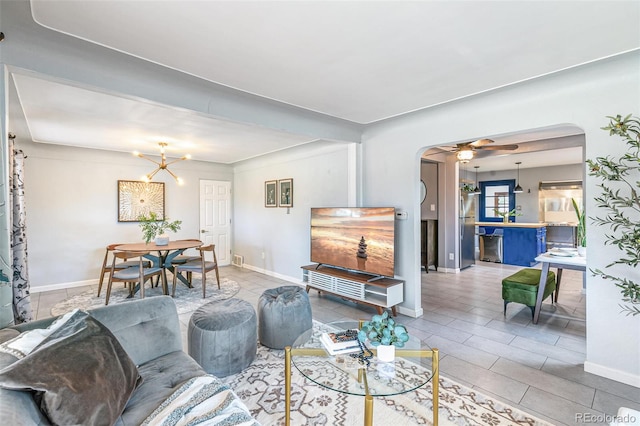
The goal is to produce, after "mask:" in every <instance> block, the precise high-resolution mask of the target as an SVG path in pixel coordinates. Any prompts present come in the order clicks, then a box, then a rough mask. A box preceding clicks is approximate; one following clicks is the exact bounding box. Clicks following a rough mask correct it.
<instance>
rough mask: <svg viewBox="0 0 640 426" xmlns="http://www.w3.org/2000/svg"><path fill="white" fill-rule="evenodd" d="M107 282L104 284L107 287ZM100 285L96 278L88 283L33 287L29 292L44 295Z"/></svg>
mask: <svg viewBox="0 0 640 426" xmlns="http://www.w3.org/2000/svg"><path fill="white" fill-rule="evenodd" d="M106 281H107V280H105V282H104V283H103V284H104V285H105V287H106V284H107V283H106ZM96 284H98V279H97V278H95V279H93V280H86V281H74V282H70V283H58V284H48V285H39V286H36V287H31V288H30V289H29V291H30V292H31V293H42V292H45V291H54V290H65V289H67V288H74V287H85V286H89V285H96Z"/></svg>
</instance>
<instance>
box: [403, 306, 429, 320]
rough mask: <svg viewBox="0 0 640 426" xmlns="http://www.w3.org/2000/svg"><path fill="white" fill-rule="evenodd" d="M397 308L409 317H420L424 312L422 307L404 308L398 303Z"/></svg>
mask: <svg viewBox="0 0 640 426" xmlns="http://www.w3.org/2000/svg"><path fill="white" fill-rule="evenodd" d="M397 310H398V312H399V313H401V314H402V315H406V316H408V317H411V318H418V317H421V316H422V314H424V310H423V309H422V308H418V309H409V308H405V307H404V306H402V305H399V306H398V307H397Z"/></svg>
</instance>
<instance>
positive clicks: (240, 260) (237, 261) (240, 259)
mask: <svg viewBox="0 0 640 426" xmlns="http://www.w3.org/2000/svg"><path fill="white" fill-rule="evenodd" d="M231 263H233V264H234V265H235V266H239V267H241V268H242V265H244V256H240V255H239V254H234V255H233V262H231Z"/></svg>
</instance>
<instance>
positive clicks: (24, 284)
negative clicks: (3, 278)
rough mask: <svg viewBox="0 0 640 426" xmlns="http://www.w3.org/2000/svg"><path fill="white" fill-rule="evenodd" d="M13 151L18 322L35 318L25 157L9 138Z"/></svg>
mask: <svg viewBox="0 0 640 426" xmlns="http://www.w3.org/2000/svg"><path fill="white" fill-rule="evenodd" d="M9 154H10V155H11V161H10V163H9V164H10V165H9V167H10V170H9V191H10V192H9V193H10V201H11V255H12V258H13V264H12V269H13V280H12V287H13V317H14V321H15V323H16V324H20V323H23V322H29V321H31V320H33V313H32V311H31V296H30V294H29V288H30V285H29V272H28V268H27V233H26V231H27V227H26V211H25V203H24V159H25V158H26V156H25V155H24V153H23V152H22V150H15V149H14V147H13V140H12V139H10V140H9Z"/></svg>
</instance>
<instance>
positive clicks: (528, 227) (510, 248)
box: [476, 222, 547, 267]
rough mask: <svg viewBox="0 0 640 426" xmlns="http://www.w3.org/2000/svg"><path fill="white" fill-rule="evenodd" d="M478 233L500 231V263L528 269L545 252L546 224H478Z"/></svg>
mask: <svg viewBox="0 0 640 426" xmlns="http://www.w3.org/2000/svg"><path fill="white" fill-rule="evenodd" d="M476 224H477V225H478V226H479V227H480V232H481V233H482V231H483V230H484V232H485V234H493V232H494V230H495V229H496V228H498V229H502V231H503V233H502V263H504V264H507V265H517V266H526V267H530V266H533V265H535V264H536V263H538V262H536V260H535V258H536V257H538V256H539V255H540V254H542V253H544V252H546V251H547V229H546V223H508V224H503V223H499V222H495V223H494V222H478V223H476Z"/></svg>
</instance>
